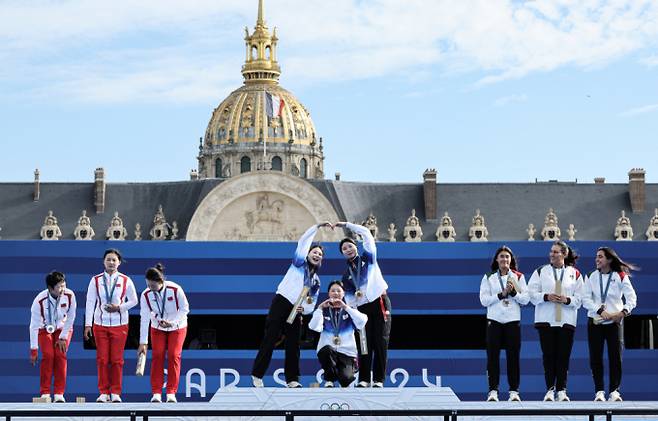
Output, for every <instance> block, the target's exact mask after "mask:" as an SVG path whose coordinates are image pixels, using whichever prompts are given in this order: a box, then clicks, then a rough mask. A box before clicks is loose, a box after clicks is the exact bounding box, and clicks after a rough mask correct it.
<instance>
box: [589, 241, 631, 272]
mask: <svg viewBox="0 0 658 421" xmlns="http://www.w3.org/2000/svg"><path fill="white" fill-rule="evenodd" d="M596 251H602V252H603V254H604V255H605V257H606V258H607V259H608V260H610V269H611V270H612V271H614V272H626V273H631V271H633V270H640V268H639V267H637V266H635V265H634V264H632V263H628V262H625V261H623V260H622V259H621V257H619V255H618V254H617V252H616V251H614V250H613V249H611V248H610V247H599V248H598V249H596Z"/></svg>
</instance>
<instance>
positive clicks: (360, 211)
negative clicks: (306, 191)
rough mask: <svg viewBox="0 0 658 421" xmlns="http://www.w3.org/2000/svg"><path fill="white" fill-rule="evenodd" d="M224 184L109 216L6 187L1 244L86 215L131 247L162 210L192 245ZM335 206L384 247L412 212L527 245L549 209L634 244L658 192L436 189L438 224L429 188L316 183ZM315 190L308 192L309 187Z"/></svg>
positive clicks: (572, 187)
mask: <svg viewBox="0 0 658 421" xmlns="http://www.w3.org/2000/svg"><path fill="white" fill-rule="evenodd" d="M222 182H223V181H222V180H220V179H205V180H195V181H181V182H170V183H117V184H112V183H108V184H106V196H105V212H104V213H102V214H96V212H95V207H94V184H93V183H41V185H40V198H39V200H38V201H33V191H34V185H33V183H0V227H1V228H2V231H0V236H1V237H2V238H3V239H39V238H40V237H39V231H40V229H41V226H42V224H43V221H44V218H45V217H46V216H47V214H48V211H49V210H52V211H53V213H54V216H55V217H57V218H58V222H59V227H60V229H61V231H62V234H63V235H62V239H73V238H74V237H73V230H74V229H75V227H76V225H77V221H78V218H79V217H80V215H81V213H82V210H87V214H88V216H89V217H90V218H91V225H92V227H93V228H94V230H95V231H96V237H95V239H96V240H99V239H105V231H106V229H107V227H108V226H109V225H110V220H111V219H112V216H113V214H114V212H115V211H117V212H118V213H119V216H120V217H121V218H122V219H123V222H124V226H125V227H126V229H127V230H128V239H133V238H134V229H135V224H136V223H140V224H141V230H142V238H143V239H149V236H148V232H149V230H150V229H151V227H152V225H153V217H154V215H155V212H156V211H157V209H158V206H159V205H162V207H163V210H164V214H165V216H166V218H167V221H168V222H169V223H170V224H171V223H172V222H173V221H176V222H177V224H178V228H179V233H178V237H179V238H185V234H186V231H187V227H188V224H189V222H190V219H191V218H192V215H193V214H194V211H195V210H196V208H197V206H198V205H199V203H200V202H201V200H203V198H204V197H205V196H206V195H207V194H208V193H209V192H210V191H211V190H212V189H213V188H214V187H215V186H217V185H218V184H219V183H222ZM308 183H309V184H310V186H313V187H314V188H316V189H318V190H319V191H320V192H321V193H322V194H323V195H324V196H325V197H326V198H327V199H328V200H329V202H330V203H331V204H332V206H333V207H334V209H335V211H336V213H337V214H338V215H339V217H340V218H344V219H346V220H347V221H351V222H359V223H360V222H362V221H364V220H365V219H366V218H367V216H368V215H369V214H370V213H372V214H373V215H374V216H375V217H376V218H377V223H378V227H379V239H380V240H386V239H387V238H388V235H387V227H388V224H389V223H391V222H393V223H395V225H396V227H397V236H396V237H397V240H398V241H403V238H402V231H403V228H404V225H405V224H406V220H407V218H408V217H409V216H410V215H411V210H412V209H415V210H416V215H417V216H418V218H420V223H421V226H422V229H423V237H422V238H423V241H436V236H435V232H436V228H437V226H438V224H439V221H440V218H441V217H442V216H443V213H444V212H446V211H447V212H448V213H449V215H450V217H451V218H452V221H453V225H454V227H455V230H456V240H457V241H469V237H468V230H469V228H470V226H471V224H472V218H473V216H474V215H475V212H476V209H480V212H481V214H482V216H484V218H485V223H486V227H487V229H488V231H489V237H488V239H489V240H490V241H507V240H509V241H511V240H526V239H527V238H528V236H527V233H526V229H527V228H528V224H530V223H532V224H534V226H535V228H536V230H537V235H536V236H535V238H536V239H541V236H540V232H541V229H542V227H543V226H544V218H545V216H546V213H547V212H548V210H549V208H552V209H554V211H555V213H556V215H557V217H558V219H559V227H560V229H561V230H562V238H567V235H566V230H567V228H568V226H569V224H574V226H575V228H576V229H577V230H578V232H577V234H576V239H577V240H612V239H614V236H613V233H614V228H615V225H616V221H617V219H618V218H619V216H620V212H621V211H622V210H625V211H626V214H627V216H628V217H629V218H630V219H631V224H632V226H633V230H634V240H636V241H637V240H646V237H645V235H644V233H645V231H646V228H647V226H648V224H649V220H650V219H651V217H652V216H653V215H654V208H658V184H646V185H645V192H646V203H645V211H644V212H642V213H632V212H631V203H630V199H629V186H628V185H627V184H577V183H526V184H501V183H481V184H462V183H455V184H437V186H436V189H437V209H438V212H437V218H438V220H436V219H435V220H427V218H426V217H425V207H424V195H423V184H422V183H409V184H403V183H364V182H347V181H335V180H309V181H308ZM310 186H309V187H310Z"/></svg>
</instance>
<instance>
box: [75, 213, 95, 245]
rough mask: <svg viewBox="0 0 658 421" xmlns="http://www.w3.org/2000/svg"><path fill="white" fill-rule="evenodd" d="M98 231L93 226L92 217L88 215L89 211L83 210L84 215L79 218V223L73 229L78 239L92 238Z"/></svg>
mask: <svg viewBox="0 0 658 421" xmlns="http://www.w3.org/2000/svg"><path fill="white" fill-rule="evenodd" d="M95 235H96V233H95V232H94V229H93V228H92V227H91V219H90V218H89V217H88V216H87V211H86V210H83V211H82V216H80V218H78V225H77V226H76V227H75V230H74V231H73V236H74V237H75V239H76V240H91V239H92V238H94V236H95Z"/></svg>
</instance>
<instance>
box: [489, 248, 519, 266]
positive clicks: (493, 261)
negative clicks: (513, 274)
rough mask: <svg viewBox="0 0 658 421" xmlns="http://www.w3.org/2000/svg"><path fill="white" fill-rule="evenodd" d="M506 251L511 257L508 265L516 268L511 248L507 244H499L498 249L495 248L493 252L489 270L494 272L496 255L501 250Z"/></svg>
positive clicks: (496, 262) (496, 261) (496, 260)
mask: <svg viewBox="0 0 658 421" xmlns="http://www.w3.org/2000/svg"><path fill="white" fill-rule="evenodd" d="M504 251H505V252H507V253H509V255H510V257H511V259H510V264H509V267H510V269H512V270H518V269H517V267H516V257H514V253H513V252H512V249H511V248H509V247H507V246H500V247H499V248H498V250H496V253H494V257H493V260H492V261H491V271H492V272H496V271H498V269H499V267H498V255H499V254H500V253H502V252H504Z"/></svg>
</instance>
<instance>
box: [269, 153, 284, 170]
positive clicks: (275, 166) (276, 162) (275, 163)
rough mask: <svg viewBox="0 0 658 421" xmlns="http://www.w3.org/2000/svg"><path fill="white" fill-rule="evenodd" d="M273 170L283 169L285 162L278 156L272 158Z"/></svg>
mask: <svg viewBox="0 0 658 421" xmlns="http://www.w3.org/2000/svg"><path fill="white" fill-rule="evenodd" d="M272 171H283V163H282V162H281V158H279V157H278V156H275V157H274V158H272Z"/></svg>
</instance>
